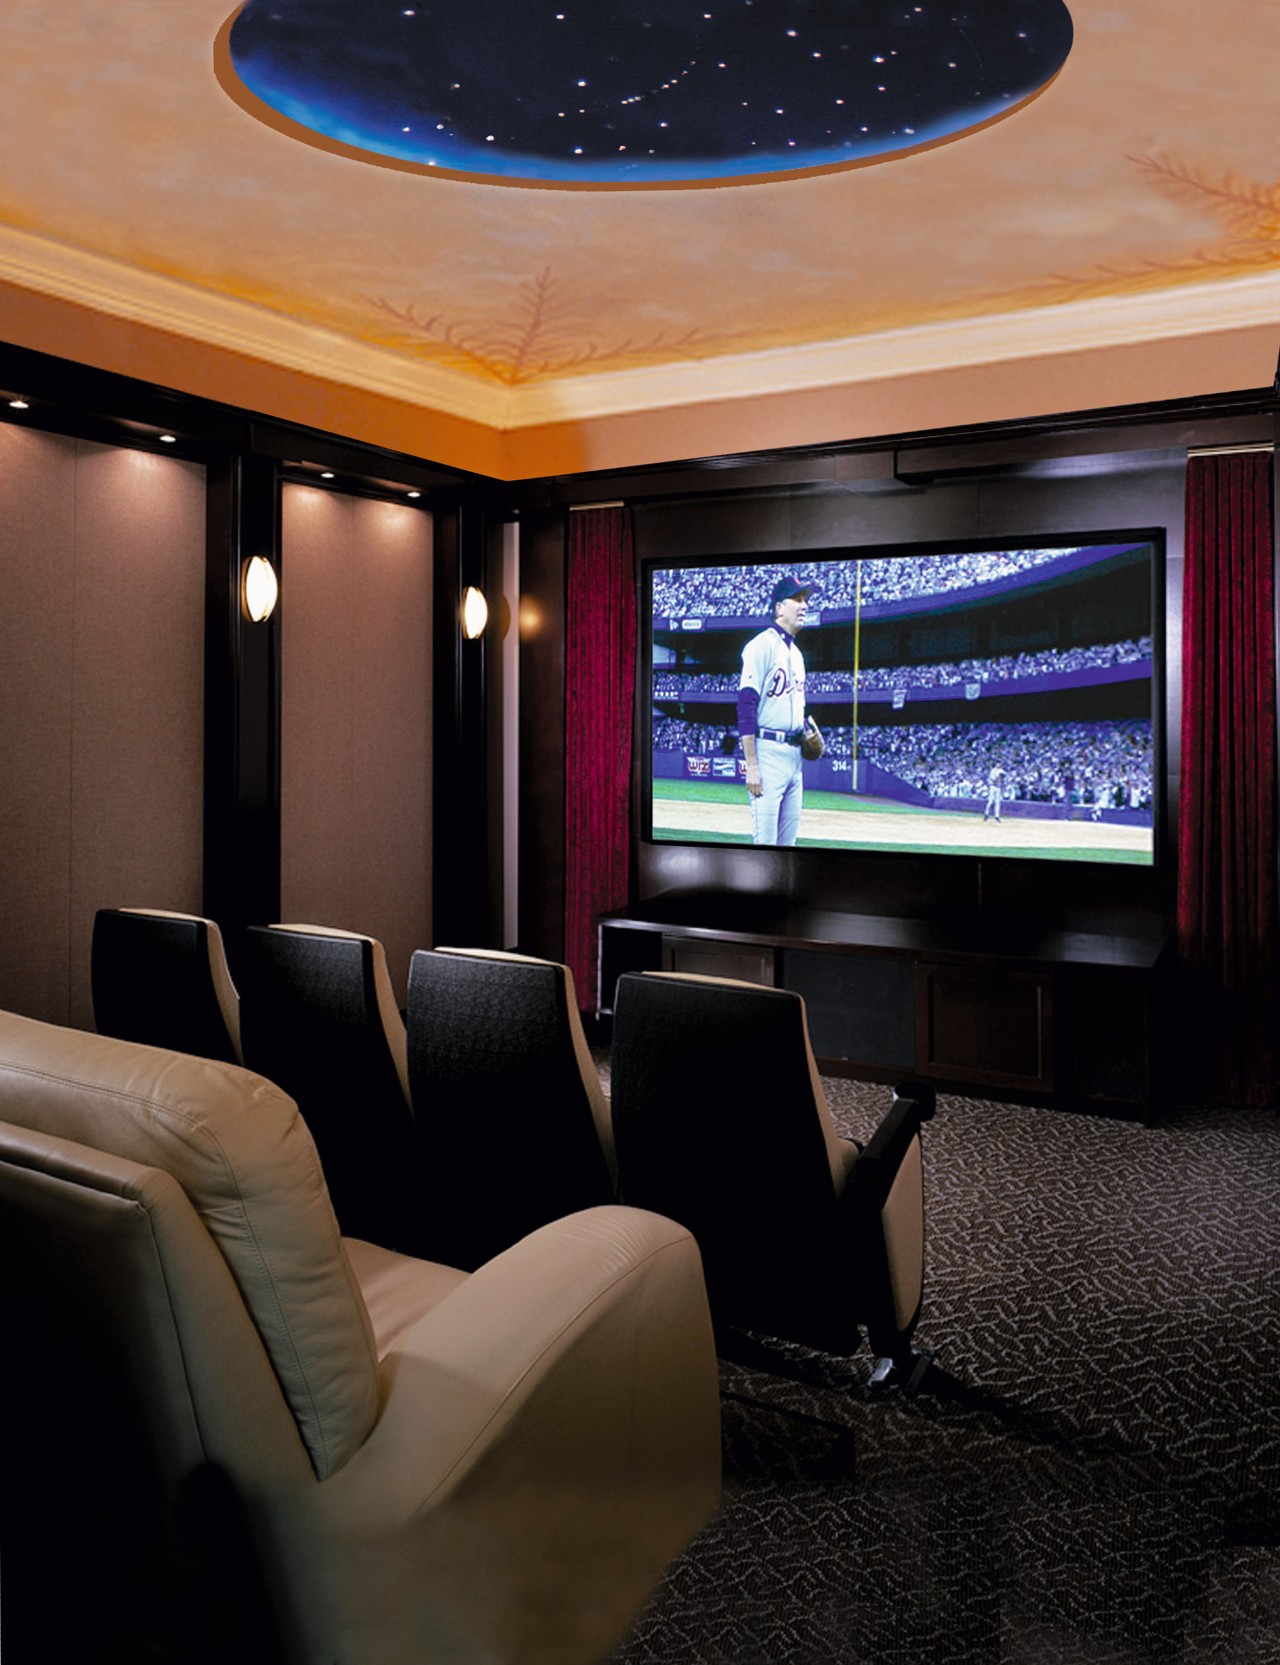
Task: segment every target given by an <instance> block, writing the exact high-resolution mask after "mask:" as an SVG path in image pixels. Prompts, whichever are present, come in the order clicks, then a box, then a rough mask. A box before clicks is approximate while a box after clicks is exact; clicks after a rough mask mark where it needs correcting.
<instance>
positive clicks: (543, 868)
mask: <svg viewBox="0 0 1280 1665" xmlns="http://www.w3.org/2000/svg"><path fill="white" fill-rule="evenodd" d="M566 538H567V527H566V517H565V513H564V511H563V510H562V509H538V510H534V511H531V512H529V513H526V514H524V515H522V516H521V532H520V871H519V885H520V911H519V920H520V946H521V947H522V948H523V949H524V950H525V951H526V952H528V953H531V954H540V955H543V956H545V957H546V958H547V959H552V960H562V959H563V958H564V895H565V847H564V784H565V770H566V767H568V766H569V764H568V760H567V759H566V757H565V747H564V715H565V708H564V633H565V622H566V613H567V609H568V606H569V605H571V604H572V603H571V600H567V599H566V596H565V556H566Z"/></svg>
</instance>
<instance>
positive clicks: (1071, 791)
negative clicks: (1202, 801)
mask: <svg viewBox="0 0 1280 1665" xmlns="http://www.w3.org/2000/svg"><path fill="white" fill-rule="evenodd" d="M823 738H824V739H825V741H826V746H827V755H828V756H829V757H831V758H834V759H841V760H846V761H847V760H850V759H851V758H852V755H853V730H852V729H851V728H850V727H848V726H833V727H831V728H824V729H823ZM735 741H736V735H734V733H733V731H732V730H726V729H725V728H723V727H719V726H716V725H715V724H712V723H689V722H682V721H681V720H680V719H678V718H675V717H663V718H658V719H657V720H655V722H654V728H653V743H654V749H655V750H656V751H683V752H687V753H693V754H701V755H707V754H724V753H725V752H726V751H731V750H733V749H734V743H735ZM858 756H859V757H860V758H862V759H864V760H866V761H869V762H872V763H875V764H877V765H879V767H880V768H882V769H884V770H886V771H887V772H888V773H890V774H892V775H896V776H897V777H898V778H899V780H902V781H905V782H906V783H907V784H908V785H909V786H914V787H916V788H918V789H919V790H920V791H922V792H927V793H928V794H929V795H930V796H931V797H935V798H972V799H980V798H982V797H983V796H984V795H985V793H986V790H987V783H988V781H989V779H990V776H991V770H992V769H993V768H995V767H996V766H997V765H999V767H1000V768H1001V769H1003V771H1004V788H1003V790H1004V796H1005V798H1006V799H1012V800H1019V799H1021V800H1024V801H1027V802H1036V803H1060V804H1075V805H1084V806H1092V807H1093V808H1095V809H1098V810H1101V809H1138V810H1150V809H1151V807H1152V782H1153V780H1154V763H1153V753H1152V739H1151V725H1150V724H1149V723H1146V722H1140V721H1137V720H1118V721H1114V722H1096V723H1074V722H1072V723H1062V722H1047V723H899V724H887V723H884V724H878V723H864V724H862V725H860V727H859V729H858Z"/></svg>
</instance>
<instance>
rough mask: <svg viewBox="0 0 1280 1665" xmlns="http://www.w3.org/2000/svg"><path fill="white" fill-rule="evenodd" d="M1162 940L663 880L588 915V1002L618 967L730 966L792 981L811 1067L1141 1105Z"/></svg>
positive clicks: (1088, 1102)
mask: <svg viewBox="0 0 1280 1665" xmlns="http://www.w3.org/2000/svg"><path fill="white" fill-rule="evenodd" d="M1171 961H1172V952H1171V942H1170V935H1169V933H1168V931H1167V930H1165V929H1163V928H1162V927H1160V926H1159V925H1157V924H1154V923H1153V924H1151V925H1149V926H1147V925H1139V926H1138V927H1136V928H1131V929H1129V930H1127V931H1125V932H1124V933H1123V934H1117V935H1112V934H1109V933H1108V934H1103V933H1092V932H1087V931H1074V930H1042V929H1038V928H1036V927H1035V926H1034V925H1032V924H1030V923H1027V922H1020V921H1017V920H1010V919H993V918H991V917H988V916H986V915H977V916H973V917H969V918H955V919H950V920H922V919H896V918H886V917H883V916H880V915H875V914H862V913H844V912H829V911H823V910H819V909H814V908H809V907H804V906H797V905H794V904H790V903H786V902H780V901H778V900H775V899H772V898H768V897H760V896H753V895H749V894H742V893H738V892H714V893H707V892H699V893H686V892H681V893H668V894H665V895H662V896H658V897H655V898H653V899H652V900H651V901H649V902H646V903H644V904H642V905H641V906H640V907H638V908H636V909H635V910H633V911H631V912H628V913H619V914H609V915H605V916H603V917H602V918H601V920H600V922H599V962H598V963H599V979H600V981H599V1009H600V1012H601V1015H602V1016H604V1017H606V1018H607V1017H608V1016H609V1015H610V1014H611V1012H612V1008H613V992H614V988H615V986H616V983H617V980H618V977H619V976H620V975H621V974H622V972H624V971H659V970H663V971H688V972H695V973H703V974H706V975H711V976H721V977H738V978H742V979H744V980H746V981H748V982H754V983H762V984H765V985H767V986H769V987H775V988H784V989H793V990H795V991H796V992H797V993H798V994H801V995H803V996H804V1000H805V1005H806V1009H807V1012H808V1019H809V1033H810V1037H811V1039H812V1042H813V1049H814V1053H815V1054H816V1056H817V1058H818V1063H819V1067H820V1068H821V1069H822V1070H823V1071H824V1072H825V1073H827V1074H830V1075H846V1076H852V1077H857V1078H860V1079H863V1080H870V1081H894V1080H898V1079H901V1078H902V1077H904V1076H907V1075H915V1076H919V1077H921V1078H923V1079H926V1080H929V1081H932V1082H934V1083H936V1084H937V1085H938V1086H940V1087H943V1088H950V1089H951V1090H954V1091H957V1092H967V1093H970V1094H974V1093H977V1094H979V1095H982V1096H989V1097H994V1098H1009V1099H1015V1100H1020V1101H1029V1102H1033V1103H1035V1102H1043V1103H1046V1104H1051V1105H1055V1106H1059V1107H1063V1108H1068V1107H1075V1108H1082V1109H1091V1110H1094V1111H1097V1112H1101V1113H1107V1114H1113V1115H1124V1116H1130V1117H1134V1116H1136V1117H1140V1118H1142V1119H1143V1120H1149V1119H1150V1118H1151V1117H1152V1116H1154V1115H1155V1114H1157V1113H1158V1112H1159V1110H1160V1108H1161V1106H1162V1104H1163V1102H1164V1100H1165V1098H1166V1087H1165V1081H1164V1068H1163V1061H1164V1058H1165V1056H1166V1054H1167V1050H1168V1049H1167V1047H1166V1046H1165V1044H1164V1043H1163V1040H1162V1033H1161V1031H1162V1025H1163V1022H1164V1014H1165V1013H1166V1011H1167V1009H1168V981H1169V976H1170V972H1171Z"/></svg>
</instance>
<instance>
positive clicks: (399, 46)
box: [230, 0, 1072, 185]
mask: <svg viewBox="0 0 1280 1665" xmlns="http://www.w3.org/2000/svg"><path fill="white" fill-rule="evenodd" d="M1071 41H1072V26H1071V17H1070V14H1069V12H1068V11H1067V8H1066V6H1065V5H1064V4H1063V0H968V3H967V4H957V3H954V0H953V3H950V4H949V3H947V0H922V3H921V4H918V5H917V4H914V3H913V0H249V3H248V4H247V5H246V6H245V7H244V8H243V10H242V11H241V12H240V13H239V15H238V16H237V17H236V19H235V22H234V24H233V26H232V29H231V33H230V50H231V57H232V62H233V64H234V67H235V70H236V73H237V74H238V76H239V77H240V79H241V81H242V82H243V84H244V85H245V86H246V87H247V88H248V90H249V91H250V92H251V93H253V94H255V95H256V96H257V97H258V98H259V99H261V100H262V101H263V102H264V103H265V104H267V105H269V106H270V107H271V109H273V110H275V111H276V112H277V113H278V114H279V115H281V116H284V117H286V118H287V119H288V120H290V121H292V122H294V123H296V124H297V125H298V126H300V127H303V128H306V129H308V130H310V131H312V132H314V133H317V134H319V135H322V136H324V137H325V138H328V139H331V140H337V141H339V142H341V143H343V144H346V145H350V146H352V147H354V148H356V149H358V150H365V151H368V152H371V153H373V156H372V157H371V159H375V158H376V157H378V156H381V157H386V158H391V159H395V160H398V161H400V162H402V163H406V162H407V163H411V164H416V165H419V166H421V167H423V168H428V169H429V168H439V169H441V170H443V171H446V172H449V173H455V174H457V173H461V174H472V175H476V176H481V177H485V178H488V179H492V180H497V181H499V182H501V181H503V180H509V181H517V180H520V181H526V182H535V183H546V184H583V185H592V184H594V185H662V184H677V183H692V182H696V181H705V182H707V183H711V184H714V183H718V182H726V181H728V180H730V179H732V178H734V177H741V176H747V177H760V176H765V177H767V176H769V175H771V174H787V173H791V172H798V171H802V170H812V169H817V168H823V167H832V166H839V165H846V166H847V165H849V164H852V163H859V162H866V161H871V160H875V159H878V158H889V157H892V156H894V155H896V154H901V153H903V152H907V151H911V150H914V149H917V148H919V147H921V146H923V145H927V144H936V143H938V142H940V141H942V140H944V139H948V138H953V137H957V136H959V135H960V134H963V133H965V132H968V131H970V130H972V129H973V128H974V127H976V126H979V125H981V124H983V123H985V122H987V121H990V120H992V119H994V118H996V117H998V116H1000V115H1002V114H1006V113H1007V112H1008V111H1010V110H1011V109H1013V108H1016V107H1017V106H1018V105H1019V104H1020V103H1021V102H1023V101H1025V100H1026V99H1027V98H1029V97H1031V96H1032V95H1033V94H1034V93H1036V92H1037V91H1039V90H1040V89H1041V88H1042V87H1043V86H1044V85H1045V84H1046V83H1047V82H1048V81H1049V80H1051V79H1052V78H1053V76H1054V75H1055V74H1056V73H1057V72H1058V70H1059V69H1060V68H1061V67H1062V64H1063V62H1064V60H1065V59H1066V56H1067V54H1068V52H1069V51H1070V49H1071Z"/></svg>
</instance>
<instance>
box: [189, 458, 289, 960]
mask: <svg viewBox="0 0 1280 1665" xmlns="http://www.w3.org/2000/svg"><path fill="white" fill-rule="evenodd" d="M207 481H208V483H207V503H208V545H207V547H208V557H207V559H208V565H207V572H206V586H207V587H206V596H205V807H204V908H205V912H206V913H207V914H208V915H209V917H210V918H212V919H216V920H217V921H218V922H219V924H220V925H221V927H222V930H223V933H224V935H225V936H226V939H227V946H228V953H229V955H230V956H231V957H232V960H233V963H234V957H235V951H236V945H237V942H238V938H239V935H240V932H241V931H242V930H243V928H244V927H245V926H246V925H253V924H265V923H268V922H270V921H271V920H274V919H278V918H279V917H280V675H281V663H280V608H279V607H277V608H276V611H275V613H274V614H273V615H272V617H271V618H270V619H268V620H267V621H265V622H264V623H262V624H254V623H253V622H252V621H251V620H250V619H249V618H248V617H247V616H246V614H245V611H244V608H243V606H242V605H241V597H240V574H241V569H242V566H243V563H244V562H245V561H247V560H248V559H250V558H251V557H252V556H254V555H265V556H266V557H267V558H268V559H269V560H270V561H271V563H272V565H273V566H274V567H275V569H276V573H277V576H278V577H279V578H280V581H281V599H282V602H283V599H284V594H285V578H284V574H283V571H282V568H281V560H280V482H279V477H278V470H277V468H276V465H275V463H274V462H273V461H272V460H271V459H270V458H266V457H251V456H244V455H234V456H230V457H220V458H216V459H214V460H213V461H212V462H211V463H210V465H209V467H208V475H207Z"/></svg>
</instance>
